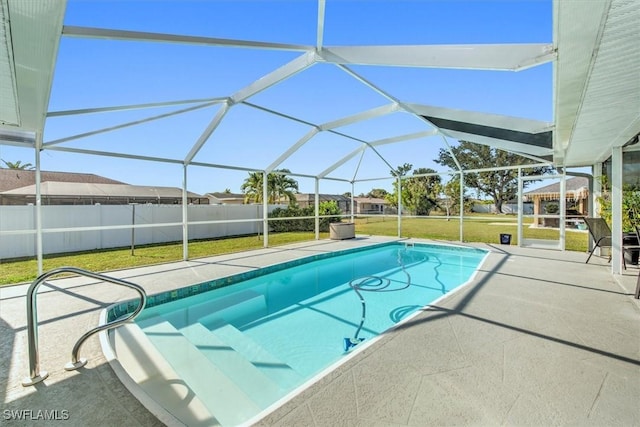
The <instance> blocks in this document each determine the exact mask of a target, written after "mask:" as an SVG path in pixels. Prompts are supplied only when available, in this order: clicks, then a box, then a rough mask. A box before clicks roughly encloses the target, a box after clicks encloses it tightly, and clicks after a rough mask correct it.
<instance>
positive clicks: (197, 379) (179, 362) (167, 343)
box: [140, 318, 261, 425]
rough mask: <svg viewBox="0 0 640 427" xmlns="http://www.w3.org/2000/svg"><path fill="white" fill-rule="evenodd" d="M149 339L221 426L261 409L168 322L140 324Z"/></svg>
mask: <svg viewBox="0 0 640 427" xmlns="http://www.w3.org/2000/svg"><path fill="white" fill-rule="evenodd" d="M140 327H141V328H143V330H144V332H145V334H146V335H147V337H148V338H149V340H150V341H151V342H152V343H153V344H154V345H155V346H156V347H157V348H158V350H160V352H161V353H162V355H163V356H164V357H165V359H166V360H167V362H169V364H171V366H172V367H173V369H175V371H176V372H177V373H178V374H179V375H180V377H181V378H182V379H183V380H184V381H185V383H186V384H187V385H188V386H189V388H191V390H192V391H193V392H194V393H195V395H196V396H198V398H199V399H200V400H201V401H202V402H203V403H204V405H205V406H206V407H207V409H209V411H210V412H211V413H212V414H213V415H214V416H215V417H216V419H217V420H218V421H220V423H221V424H222V425H238V424H241V423H242V422H244V421H246V419H247V417H248V416H253V415H255V414H257V413H258V412H260V410H261V408H260V406H259V405H258V404H256V403H255V402H254V401H253V400H251V398H249V396H247V395H246V394H245V393H244V392H243V391H242V390H241V389H240V388H239V387H238V386H237V385H236V384H235V383H234V382H233V381H232V380H231V379H229V378H228V377H227V376H226V375H225V374H224V373H223V372H222V371H221V370H220V369H218V368H217V367H216V366H214V365H213V364H212V363H211V362H210V361H209V359H207V357H206V356H205V355H204V354H203V353H201V352H200V351H199V350H198V349H197V348H196V347H195V346H194V345H193V344H192V343H190V342H189V340H187V338H186V337H185V336H184V335H182V334H181V333H180V331H178V330H177V329H176V328H175V327H174V326H173V325H172V324H171V323H169V322H167V321H158V319H155V318H152V319H147V320H144V321H142V322H140Z"/></svg>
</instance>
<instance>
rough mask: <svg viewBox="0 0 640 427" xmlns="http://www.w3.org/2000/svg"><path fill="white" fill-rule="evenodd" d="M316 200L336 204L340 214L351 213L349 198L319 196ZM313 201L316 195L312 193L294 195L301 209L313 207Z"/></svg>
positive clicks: (333, 195) (339, 195) (336, 195)
mask: <svg viewBox="0 0 640 427" xmlns="http://www.w3.org/2000/svg"><path fill="white" fill-rule="evenodd" d="M318 199H319V200H320V203H322V202H331V201H333V202H336V204H337V205H338V208H339V209H340V210H341V211H342V213H345V214H346V213H349V212H351V199H350V198H349V197H346V196H343V195H341V194H319V195H318ZM315 200H316V195H315V194H314V193H296V201H297V202H298V206H300V207H301V208H306V207H309V206H314V205H315Z"/></svg>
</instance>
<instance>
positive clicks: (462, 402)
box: [0, 237, 640, 426]
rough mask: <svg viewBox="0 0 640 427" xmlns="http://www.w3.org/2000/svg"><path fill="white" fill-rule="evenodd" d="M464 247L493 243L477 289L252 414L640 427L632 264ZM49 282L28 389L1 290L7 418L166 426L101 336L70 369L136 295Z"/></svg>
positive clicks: (194, 272) (169, 273)
mask: <svg viewBox="0 0 640 427" xmlns="http://www.w3.org/2000/svg"><path fill="white" fill-rule="evenodd" d="M388 240H390V239H385V238H377V237H375V238H374V237H361V238H357V239H353V240H345V241H329V240H322V241H317V242H306V243H299V244H293V245H287V246H283V247H276V248H269V249H261V250H256V251H250V252H243V253H236V254H229V255H224V256H217V257H211V258H205V259H198V260H193V261H188V262H178V263H171V264H163V265H159V266H153V267H142V268H135V269H128V270H121V271H117V272H112V273H110V275H112V276H114V277H118V278H122V279H126V280H130V281H132V282H135V283H138V284H140V285H142V286H143V287H144V288H145V289H146V290H147V292H149V293H150V294H155V293H158V292H161V291H166V290H169V289H172V288H176V287H181V286H186V285H188V284H192V283H199V282H202V281H205V280H208V279H211V278H214V277H223V276H227V275H230V274H235V273H239V272H243V271H247V270H250V269H255V268H260V267H261V266H265V265H272V264H276V263H279V262H284V261H289V260H291V259H296V258H300V257H304V256H308V255H313V254H317V253H322V252H325V251H334V250H339V249H346V248H351V247H356V246H360V245H368V244H372V243H379V242H382V241H388ZM453 244H455V242H453ZM470 246H474V247H479V248H483V249H488V250H490V251H491V254H490V255H489V257H488V258H487V260H486V261H485V263H484V264H483V266H482V267H481V269H480V271H479V272H478V274H476V276H475V278H474V280H473V281H472V283H471V284H470V285H468V286H467V287H465V288H464V289H463V290H461V291H459V292H457V293H455V294H453V295H451V296H450V297H447V298H445V299H443V300H441V301H440V302H438V303H436V304H433V305H432V306H429V307H427V308H426V309H425V310H423V312H422V313H420V314H419V315H418V316H416V317H414V318H412V319H411V320H410V321H409V322H407V323H405V324H403V325H401V326H400V327H399V328H397V329H396V330H394V331H392V332H390V333H388V334H386V336H385V337H383V338H382V339H380V340H379V341H377V342H376V343H374V344H373V345H371V346H369V347H367V348H366V349H364V351H362V352H361V353H359V354H358V355H356V357H354V358H352V359H350V360H349V361H348V362H347V363H345V364H344V365H342V366H340V367H339V368H338V369H336V370H335V371H333V372H331V373H330V374H329V375H327V376H325V377H324V378H322V379H320V380H319V381H318V382H316V383H315V384H314V385H312V386H311V387H309V388H308V389H306V390H304V391H303V392H301V393H300V394H299V395H298V396H296V397H295V398H293V399H292V400H290V401H288V402H287V403H285V404H284V405H282V406H281V407H279V408H278V409H276V410H275V411H273V412H272V413H270V414H268V415H267V416H266V417H264V418H263V419H261V420H260V421H257V423H256V424H257V425H261V426H275V425H281V426H291V425H295V426H334V425H353V426H357V425H367V426H371V425H384V426H389V425H394V426H424V425H525V424H526V425H569V424H571V425H594V426H596V425H597V426H601V425H616V426H627V425H628V426H634V425H640V407H639V406H638V405H637V400H638V398H639V397H640V304H639V303H638V300H634V299H633V291H634V289H635V284H636V277H637V275H638V268H637V267H636V266H630V267H629V269H628V270H625V271H624V272H623V275H621V276H612V275H611V273H610V266H609V265H608V264H607V263H606V259H596V260H592V261H591V262H590V263H589V264H585V263H584V261H585V259H586V254H584V253H576V252H557V251H550V250H536V249H531V248H518V247H515V246H503V245H485V244H474V245H470ZM49 283H50V285H43V286H42V288H41V291H40V293H39V295H38V307H39V311H38V313H39V321H40V324H41V326H40V328H39V338H40V352H41V356H40V358H41V359H40V363H41V368H42V369H44V370H48V371H49V372H50V377H49V378H48V379H46V380H45V381H44V382H43V383H40V384H37V385H36V386H34V387H27V388H25V387H22V385H21V384H20V383H21V380H22V378H23V377H25V376H26V375H27V374H28V357H27V351H26V347H27V343H26V313H25V306H26V302H25V297H24V295H25V293H26V289H27V286H26V285H19V286H10V287H3V288H0V334H2V335H1V337H0V339H1V340H0V394H1V395H2V402H3V403H2V407H1V409H2V413H0V417H2V419H3V425H8V426H10V425H16V426H17V425H24V424H25V418H26V420H27V421H29V419H30V418H31V419H33V420H35V419H36V418H35V417H38V416H41V417H43V416H45V414H43V413H42V412H38V411H49V412H48V413H47V416H49V417H51V416H52V415H54V416H57V418H58V421H49V422H42V421H41V422H42V425H82V426H85V425H106V424H110V425H117V424H121V425H127V426H129V425H141V426H155V425H162V424H163V423H162V422H161V421H159V420H158V418H156V417H155V416H154V415H153V414H151V413H150V412H149V411H148V410H147V409H146V408H145V407H144V406H142V405H141V404H140V403H139V402H138V401H137V399H135V398H134V397H133V396H132V395H131V393H130V392H129V391H128V390H127V389H126V388H125V387H124V386H123V385H122V383H121V382H120V381H119V380H118V378H117V377H116V375H115V374H114V372H113V370H112V369H111V367H110V366H109V364H108V363H107V361H106V359H105V357H104V355H103V354H102V352H101V349H100V346H99V343H98V338H97V337H92V338H90V339H89V340H88V341H87V343H86V344H85V345H84V346H83V348H82V349H81V355H82V356H83V357H87V358H88V359H89V363H88V364H87V366H86V367H85V368H82V369H80V370H78V371H72V372H67V371H65V370H64V369H63V366H64V364H65V363H67V362H68V361H69V358H70V353H71V348H72V346H73V344H74V343H75V341H76V340H77V338H78V337H79V336H80V335H81V334H82V333H83V332H84V331H86V330H88V329H89V328H91V327H92V326H95V325H96V324H97V323H98V316H99V313H100V311H101V310H102V309H103V308H104V307H106V306H108V305H110V304H111V303H113V302H115V301H119V300H125V299H129V298H132V297H133V296H134V294H133V293H132V292H131V291H130V290H126V289H123V288H120V287H118V286H109V285H103V284H100V285H97V284H95V283H94V281H92V280H90V279H85V278H66V279H58V280H53V281H50V282H49ZM52 288H56V289H57V291H56V292H53V291H52ZM69 313H71V314H69ZM187 394H188V393H187ZM53 411H57V412H53ZM20 417H22V418H23V419H22V420H19V419H18V418H20ZM197 425H202V426H205V425H211V420H206V419H203V420H201V422H200V423H198V424H197Z"/></svg>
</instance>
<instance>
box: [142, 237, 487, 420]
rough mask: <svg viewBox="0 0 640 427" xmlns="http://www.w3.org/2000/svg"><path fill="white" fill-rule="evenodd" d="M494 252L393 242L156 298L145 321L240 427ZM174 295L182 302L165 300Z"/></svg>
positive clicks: (193, 381)
mask: <svg viewBox="0 0 640 427" xmlns="http://www.w3.org/2000/svg"><path fill="white" fill-rule="evenodd" d="M486 254H487V252H486V251H483V250H479V249H474V248H463V247H457V246H445V245H431V244H415V245H413V244H411V245H408V244H404V243H392V244H384V245H379V246H376V247H370V248H366V249H358V250H351V251H345V252H339V253H334V254H330V256H328V255H327V256H322V257H315V258H312V259H306V260H302V261H300V260H298V261H296V262H294V263H287V264H284V265H278V266H273V267H270V268H268V269H261V270H259V271H255V272H251V273H247V274H244V275H243V276H242V277H232V278H225V279H222V280H220V281H216V282H215V283H213V284H212V283H208V284H206V285H203V286H200V287H199V288H204V289H206V288H207V286H209V287H211V286H213V287H217V289H214V290H212V291H209V292H203V293H198V294H196V295H191V296H186V297H185V295H187V294H188V292H187V293H185V289H182V290H176V291H172V292H171V293H170V295H169V296H167V295H163V296H155V297H154V298H155V303H154V299H152V304H151V305H153V306H151V307H149V308H147V309H145V310H144V311H143V312H142V313H141V315H140V316H139V317H138V319H136V323H137V324H138V325H139V326H140V328H141V329H142V330H143V331H144V333H145V334H146V336H147V337H148V339H149V341H150V342H151V343H152V344H153V346H155V347H156V348H157V349H158V350H159V351H160V353H162V355H163V357H164V358H165V359H166V360H167V362H168V363H169V364H170V365H171V366H172V367H173V369H175V371H176V372H177V373H178V374H179V375H180V376H181V377H182V378H183V380H184V381H185V383H186V384H187V385H188V386H189V387H190V388H191V389H192V390H193V392H194V393H195V394H196V395H197V396H198V397H199V398H200V399H201V400H202V402H203V403H204V405H205V406H206V407H207V408H208V410H209V411H210V412H211V414H213V415H214V416H215V417H216V418H217V420H218V421H219V422H220V423H221V424H222V425H237V424H241V423H242V422H245V421H247V420H248V419H251V418H252V417H254V416H255V415H256V414H258V413H260V412H262V411H264V410H265V409H267V408H269V407H270V406H272V405H274V404H275V403H276V402H278V401H279V400H281V399H282V398H284V397H286V396H287V395H288V394H290V393H291V392H292V391H294V390H296V389H297V388H299V387H300V386H301V385H303V384H305V383H308V382H309V381H310V380H312V379H313V378H314V377H315V376H317V375H318V374H319V373H320V372H322V371H323V370H325V369H326V368H327V367H328V366H331V365H334V364H336V363H339V362H340V360H341V359H344V358H345V354H346V353H348V352H351V351H354V349H355V350H357V349H358V346H359V345H360V346H361V345H363V344H359V343H360V342H361V341H362V340H364V342H365V343H367V342H370V341H371V340H372V339H373V338H374V337H376V336H378V335H380V334H381V333H383V332H384V331H386V330H388V329H389V328H391V327H393V326H394V325H396V324H397V323H399V322H401V321H402V320H404V319H406V318H407V317H409V316H411V315H412V314H414V313H416V312H417V311H418V310H419V309H420V308H421V307H423V306H425V305H427V304H429V303H430V302H432V301H434V300H436V299H438V298H440V297H442V296H443V295H444V294H446V293H448V292H450V291H452V290H453V289H455V288H457V287H458V286H460V285H461V284H463V283H465V282H467V281H468V280H469V279H470V278H471V276H472V275H473V273H474V272H475V270H476V269H477V267H478V265H479V264H480V263H481V262H482V260H483V259H484V257H485V256H486ZM292 264H293V265H292ZM252 275H254V276H255V277H251V276H252ZM225 284H231V286H224V285H225ZM193 288H194V287H190V289H189V290H188V291H194V289H193ZM167 298H168V299H171V298H179V299H176V300H174V301H170V302H165V303H157V302H159V301H165V300H166V299H167ZM154 304H155V305H154Z"/></svg>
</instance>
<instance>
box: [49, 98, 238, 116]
mask: <svg viewBox="0 0 640 427" xmlns="http://www.w3.org/2000/svg"><path fill="white" fill-rule="evenodd" d="M228 99H229V98H226V97H224V98H201V99H186V100H182V101H164V102H150V103H146V104H131V105H118V106H112V107H97V108H82V109H79V110H63V111H49V112H48V113H47V117H60V116H73V115H76V114H94V113H107V112H111V111H126V110H142V109H145V108H157V107H169V106H172V105H183V104H200V103H203V102H206V103H222V102H226V101H227V100H228Z"/></svg>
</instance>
